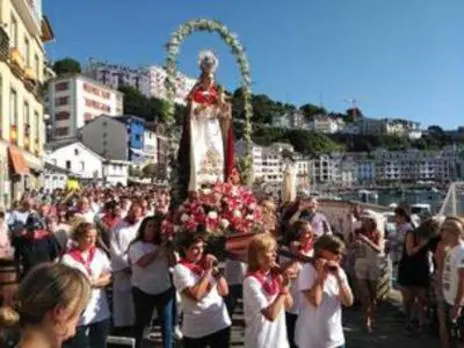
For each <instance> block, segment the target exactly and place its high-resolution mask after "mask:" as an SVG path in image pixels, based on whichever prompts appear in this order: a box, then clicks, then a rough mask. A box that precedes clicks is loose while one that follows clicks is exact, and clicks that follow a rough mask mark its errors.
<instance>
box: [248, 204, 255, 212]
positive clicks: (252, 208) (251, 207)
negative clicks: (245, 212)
mask: <svg viewBox="0 0 464 348" xmlns="http://www.w3.org/2000/svg"><path fill="white" fill-rule="evenodd" d="M248 208H249V209H250V210H253V211H254V210H255V209H256V203H251V204H250V205H249V206H248Z"/></svg>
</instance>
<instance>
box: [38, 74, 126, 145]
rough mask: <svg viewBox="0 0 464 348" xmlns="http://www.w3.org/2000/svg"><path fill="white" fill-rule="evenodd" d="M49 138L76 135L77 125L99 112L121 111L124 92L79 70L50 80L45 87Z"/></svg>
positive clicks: (55, 139)
mask: <svg viewBox="0 0 464 348" xmlns="http://www.w3.org/2000/svg"><path fill="white" fill-rule="evenodd" d="M47 110H48V113H49V115H50V120H49V121H50V139H49V140H50V141H60V140H63V139H69V138H73V137H76V136H77V133H78V130H79V128H81V127H83V126H84V125H85V124H86V123H88V122H90V121H91V120H93V119H94V118H96V117H97V116H100V115H103V114H104V115H108V116H116V115H122V114H123V94H122V93H121V92H119V91H117V90H114V89H111V88H109V87H107V86H105V85H103V84H102V83H100V82H98V81H95V80H93V79H91V78H89V77H87V76H84V75H81V74H69V75H64V76H60V77H57V78H54V79H52V80H50V82H49V85H48V91H47Z"/></svg>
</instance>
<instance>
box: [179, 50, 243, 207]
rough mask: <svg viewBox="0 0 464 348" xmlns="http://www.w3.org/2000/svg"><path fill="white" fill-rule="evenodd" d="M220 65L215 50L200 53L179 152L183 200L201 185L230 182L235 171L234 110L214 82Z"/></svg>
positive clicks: (188, 98) (189, 95) (188, 97)
mask: <svg viewBox="0 0 464 348" xmlns="http://www.w3.org/2000/svg"><path fill="white" fill-rule="evenodd" d="M218 64H219V61H218V58H217V56H216V55H215V54H214V53H213V52H212V51H210V50H206V51H202V52H201V53H200V57H199V61H198V65H199V67H200V69H201V74H200V78H199V79H198V82H197V83H196V84H195V86H194V87H193V88H192V90H191V91H190V93H189V94H188V96H187V114H186V116H185V118H184V122H183V128H182V135H181V140H180V144H179V153H178V162H179V181H180V182H179V184H180V186H181V187H182V190H181V196H182V197H181V198H186V197H187V195H188V193H189V192H194V191H197V190H198V189H199V188H201V187H202V186H205V185H209V184H214V183H217V182H224V181H227V180H228V179H229V177H230V175H231V174H232V170H233V168H234V151H235V149H234V146H235V140H234V133H233V127H232V109H231V105H230V103H228V102H226V100H225V97H224V91H223V90H222V89H221V88H220V87H219V86H218V85H217V84H216V83H215V80H214V77H215V73H216V70H217V67H218Z"/></svg>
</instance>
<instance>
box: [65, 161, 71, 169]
mask: <svg viewBox="0 0 464 348" xmlns="http://www.w3.org/2000/svg"><path fill="white" fill-rule="evenodd" d="M66 169H67V170H70V169H71V161H66Z"/></svg>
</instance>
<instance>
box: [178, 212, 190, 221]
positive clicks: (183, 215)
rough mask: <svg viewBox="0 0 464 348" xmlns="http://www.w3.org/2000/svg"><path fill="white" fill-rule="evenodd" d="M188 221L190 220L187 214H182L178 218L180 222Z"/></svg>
mask: <svg viewBox="0 0 464 348" xmlns="http://www.w3.org/2000/svg"><path fill="white" fill-rule="evenodd" d="M188 219H190V216H189V215H188V214H182V216H181V217H180V221H182V222H185V221H188Z"/></svg>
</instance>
